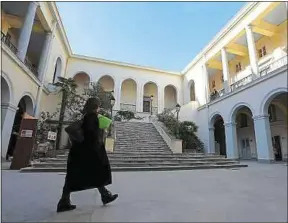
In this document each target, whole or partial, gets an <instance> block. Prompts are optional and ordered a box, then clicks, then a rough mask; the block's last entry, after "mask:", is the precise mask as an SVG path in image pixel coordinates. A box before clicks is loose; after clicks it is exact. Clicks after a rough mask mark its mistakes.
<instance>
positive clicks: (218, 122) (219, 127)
mask: <svg viewBox="0 0 288 223" xmlns="http://www.w3.org/2000/svg"><path fill="white" fill-rule="evenodd" d="M210 126H213V128H214V139H212V141H214V142H215V145H214V146H215V154H219V155H223V156H227V152H226V135H225V127H224V120H223V118H222V116H221V115H219V114H217V115H215V116H214V117H213V118H212V119H211V122H210Z"/></svg>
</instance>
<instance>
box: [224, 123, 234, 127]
mask: <svg viewBox="0 0 288 223" xmlns="http://www.w3.org/2000/svg"><path fill="white" fill-rule="evenodd" d="M236 125H237V123H236V122H226V123H224V126H225V127H227V128H230V127H234V126H236Z"/></svg>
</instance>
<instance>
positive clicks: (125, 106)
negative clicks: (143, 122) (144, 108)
mask: <svg viewBox="0 0 288 223" xmlns="http://www.w3.org/2000/svg"><path fill="white" fill-rule="evenodd" d="M120 110H121V111H132V112H136V105H133V104H125V103H121V104H120Z"/></svg>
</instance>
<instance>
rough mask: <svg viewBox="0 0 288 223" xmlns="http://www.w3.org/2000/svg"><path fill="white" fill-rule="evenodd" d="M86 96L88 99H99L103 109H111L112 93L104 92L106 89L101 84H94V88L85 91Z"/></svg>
mask: <svg viewBox="0 0 288 223" xmlns="http://www.w3.org/2000/svg"><path fill="white" fill-rule="evenodd" d="M85 95H87V96H88V97H97V98H99V100H100V102H101V108H102V109H104V110H107V111H109V110H110V109H111V100H110V99H111V97H112V92H106V91H104V88H103V87H102V85H101V84H100V83H99V82H96V83H92V88H89V89H86V90H85Z"/></svg>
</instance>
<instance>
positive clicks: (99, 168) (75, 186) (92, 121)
mask: <svg viewBox="0 0 288 223" xmlns="http://www.w3.org/2000/svg"><path fill="white" fill-rule="evenodd" d="M82 128H83V132H84V141H83V142H82V143H76V142H73V143H72V147H71V149H70V152H69V155H68V161H67V175H66V184H67V187H68V188H69V190H70V192H74V191H81V190H87V189H92V188H97V187H101V186H106V185H109V184H111V183H112V177H111V168H110V163H109V160H108V156H107V153H106V149H105V144H104V140H103V134H102V132H101V129H99V120H98V117H97V115H96V114H94V113H93V114H87V115H85V117H84V121H83V126H82Z"/></svg>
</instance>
